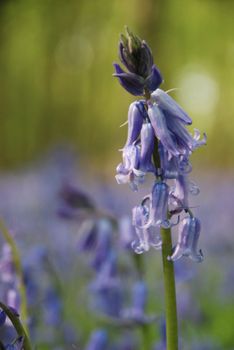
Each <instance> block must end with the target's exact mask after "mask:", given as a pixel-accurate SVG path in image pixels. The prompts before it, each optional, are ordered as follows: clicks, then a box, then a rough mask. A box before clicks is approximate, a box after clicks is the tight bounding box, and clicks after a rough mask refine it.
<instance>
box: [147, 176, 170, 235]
mask: <svg viewBox="0 0 234 350" xmlns="http://www.w3.org/2000/svg"><path fill="white" fill-rule="evenodd" d="M168 198H169V186H168V185H167V184H166V183H165V182H162V181H159V182H156V183H155V184H154V186H153V189H152V193H151V195H150V197H149V200H150V208H149V210H150V212H149V221H148V223H147V225H146V226H147V227H148V226H159V227H164V228H169V227H170V222H169V220H168Z"/></svg>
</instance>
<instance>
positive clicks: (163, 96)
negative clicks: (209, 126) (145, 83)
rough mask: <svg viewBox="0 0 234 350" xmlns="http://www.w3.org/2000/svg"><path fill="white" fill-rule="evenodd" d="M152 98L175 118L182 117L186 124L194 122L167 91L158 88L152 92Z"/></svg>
mask: <svg viewBox="0 0 234 350" xmlns="http://www.w3.org/2000/svg"><path fill="white" fill-rule="evenodd" d="M151 98H152V100H153V101H154V102H156V103H157V105H158V107H159V108H160V109H161V110H162V111H165V112H168V113H170V114H171V115H172V116H174V117H175V118H178V119H181V120H182V121H183V122H184V123H185V124H192V119H191V118H190V117H189V116H188V115H187V113H186V112H185V111H184V110H183V109H182V108H181V107H180V106H179V105H178V103H176V101H175V100H174V99H173V98H172V97H171V96H170V95H168V94H167V93H166V92H165V91H163V90H161V89H157V90H155V91H154V92H153V93H152V94H151Z"/></svg>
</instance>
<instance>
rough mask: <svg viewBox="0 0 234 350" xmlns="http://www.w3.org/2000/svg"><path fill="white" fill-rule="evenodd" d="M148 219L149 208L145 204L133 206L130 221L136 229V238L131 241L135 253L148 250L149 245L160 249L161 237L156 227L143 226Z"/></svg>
mask: <svg viewBox="0 0 234 350" xmlns="http://www.w3.org/2000/svg"><path fill="white" fill-rule="evenodd" d="M148 220H149V209H148V208H147V207H146V206H145V205H142V204H141V205H139V206H137V207H135V208H133V211H132V223H133V226H134V227H135V230H136V235H137V239H136V240H135V241H133V242H132V248H133V249H134V251H135V253H137V254H142V253H143V252H147V251H149V249H150V247H153V248H154V249H160V248H161V246H162V239H161V235H160V232H159V230H158V228H155V227H152V226H149V227H145V226H146V225H147V223H148Z"/></svg>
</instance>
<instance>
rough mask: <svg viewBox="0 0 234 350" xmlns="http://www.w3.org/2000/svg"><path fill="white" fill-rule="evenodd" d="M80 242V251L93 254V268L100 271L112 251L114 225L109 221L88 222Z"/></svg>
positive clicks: (84, 226)
mask: <svg viewBox="0 0 234 350" xmlns="http://www.w3.org/2000/svg"><path fill="white" fill-rule="evenodd" d="M80 235H81V237H80V238H79V242H78V249H79V251H84V252H90V253H92V263H91V264H92V266H93V267H94V268H95V269H96V270H99V269H100V268H101V266H102V265H103V263H105V261H106V259H107V257H108V254H109V252H110V251H111V244H112V243H111V240H112V235H113V226H112V223H111V222H110V221H109V220H107V219H104V218H103V219H99V220H97V221H96V222H93V221H86V222H84V223H83V230H82V231H81V232H80Z"/></svg>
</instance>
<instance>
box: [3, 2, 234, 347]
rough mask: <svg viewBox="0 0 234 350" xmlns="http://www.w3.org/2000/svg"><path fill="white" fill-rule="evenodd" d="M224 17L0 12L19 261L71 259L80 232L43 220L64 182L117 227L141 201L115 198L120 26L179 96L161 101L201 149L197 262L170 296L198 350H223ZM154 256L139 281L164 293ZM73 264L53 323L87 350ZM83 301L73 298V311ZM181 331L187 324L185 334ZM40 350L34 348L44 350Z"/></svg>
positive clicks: (229, 106)
mask: <svg viewBox="0 0 234 350" xmlns="http://www.w3.org/2000/svg"><path fill="white" fill-rule="evenodd" d="M233 13H234V2H233V1H229V0H190V1H186V0H144V1H140V0H128V1H124V0H111V1H110V0H98V1H91V0H69V1H63V0H56V1H53V0H40V1H30V0H18V1H17V0H5V1H4V0H2V1H0V113H1V114H0V115H1V116H0V118H1V124H0V125H1V126H0V170H1V174H0V194H1V198H2V201H1V203H0V214H1V216H2V217H3V218H4V219H5V220H6V222H7V224H8V226H9V228H10V229H12V230H13V232H16V233H17V232H18V233H17V234H18V236H17V234H16V240H18V244H19V246H20V247H21V249H22V250H21V252H24V253H25V252H27V251H28V246H30V247H32V246H33V245H38V244H39V245H40V244H41V243H42V242H41V236H40V235H41V234H42V235H43V237H44V238H43V243H44V245H45V246H46V249H48V250H49V251H50V252H51V251H53V252H54V253H53V254H54V256H55V257H56V258H54V259H55V262H54V264H55V265H56V264H57V262H58V261H60V259H61V255H63V254H64V249H67V250H72V249H74V246H75V243H74V242H73V238H72V240H71V242H70V243H67V241H66V240H67V235H69V234H70V231H71V232H72V233H73V236H72V237H74V235H75V233H76V232H77V230H78V228H77V226H76V225H77V224H76V225H75V226H74V224H72V225H71V224H68V225H67V224H64V223H63V222H59V223H58V222H57V221H56V220H57V219H55V215H54V214H55V213H56V210H57V209H58V206H59V204H58V201H59V199H58V198H59V197H58V193H59V191H60V189H61V186H63V185H64V178H63V175H64V177H66V179H69V181H70V180H71V179H72V181H74V184H75V185H78V186H79V187H80V188H82V190H83V191H85V192H86V191H87V192H88V194H89V195H90V196H91V197H92V198H94V199H95V200H96V204H98V205H99V206H101V207H102V208H104V209H108V210H110V211H111V213H114V214H116V215H118V216H119V217H121V216H122V215H124V214H130V213H131V207H132V206H133V205H135V204H136V203H137V200H139V198H141V196H142V193H140V195H139V196H135V195H134V194H132V193H131V191H130V190H128V189H126V187H125V186H123V187H121V186H117V184H116V183H115V179H114V175H115V167H116V165H117V164H118V163H119V162H120V160H121V155H120V153H119V152H118V149H120V148H122V146H123V145H124V143H125V138H126V132H127V129H126V127H123V128H119V126H120V125H121V124H123V123H124V122H125V121H126V118H127V110H128V106H129V103H131V102H132V101H133V100H134V97H132V96H130V95H128V94H127V93H126V92H125V91H124V90H123V89H122V88H121V86H120V85H119V83H118V81H117V80H116V79H115V78H113V77H112V74H113V67H112V63H113V62H114V61H119V59H118V40H119V35H120V33H121V32H123V31H124V25H126V24H127V25H128V26H129V27H130V28H131V29H132V30H133V31H134V32H135V33H136V34H137V35H139V36H140V37H141V38H143V39H145V40H146V41H147V42H148V44H149V45H150V47H151V48H152V51H153V54H154V58H155V63H156V64H157V66H158V67H159V69H160V71H161V72H162V75H163V77H164V84H163V85H162V88H163V89H164V90H168V89H171V88H178V90H176V91H174V92H173V93H172V95H171V96H173V97H174V98H175V99H176V100H177V101H178V102H179V103H180V104H181V106H182V107H183V108H184V109H185V110H186V111H187V112H188V113H189V115H190V116H191V117H192V119H193V125H194V127H197V128H198V129H200V130H201V132H203V131H205V132H206V133H207V135H208V145H207V146H206V147H204V148H201V149H199V150H198V151H197V152H195V154H194V155H193V168H194V172H193V178H194V179H195V180H196V182H197V183H198V184H199V186H200V188H201V195H200V197H199V199H196V201H195V206H196V208H197V209H196V212H197V215H198V216H199V217H200V218H201V221H202V224H203V231H202V237H201V243H200V244H201V246H202V248H203V251H204V254H205V256H206V259H205V261H204V263H203V264H202V265H199V266H196V267H194V266H193V265H194V263H191V264H189V265H188V267H186V268H187V269H188V270H190V269H191V270H192V271H193V270H194V269H195V272H194V276H195V277H194V279H191V280H189V282H188V280H187V278H185V282H184V279H183V278H182V281H183V282H182V284H178V294H181V296H182V299H183V301H184V304H183V303H182V302H181V306H180V312H181V314H180V318H181V320H182V321H181V334H182V338H186V339H189V342H188V343H189V344H190V345H191V342H193V343H194V342H195V345H196V344H197V343H198V340H199V341H200V339H204V344H206V345H204V344H203V345H198V347H194V348H193V349H195V350H196V349H199V350H202V349H204V350H205V349H212V350H214V349H216V348H217V349H225V350H233V349H234V336H233V326H232V325H233V315H234V282H233V278H234V277H233V271H234V261H233V252H234V242H233V228H232V227H233V209H232V208H233V200H232V198H233V195H234V185H233V183H234V173H233V165H234V164H233V157H234V147H233V134H234V118H233V113H234V94H233V84H234V36H233V32H234V25H233ZM51 150H52V151H51ZM53 150H55V151H53ZM64 150H65V151H64ZM68 150H71V152H70V151H68ZM74 164H75V165H74ZM150 186H151V185H150V183H148V188H147V191H148V189H149V188H150ZM123 201H124V205H123ZM53 215H54V216H53ZM52 216H53V220H51V217H52ZM78 226H79V225H78ZM20 234H23V237H24V239H25V241H24V242H26V243H22V240H21V238H20V237H21V236H20ZM58 234H59V235H60V236H59V237H60V239H58V236H57V235H58ZM17 237H18V238H17ZM32 237H33V239H32ZM45 237H46V238H45ZM55 237H56V244H55ZM57 239H58V240H57ZM69 241H70V238H69ZM28 242H30V243H28ZM32 242H34V243H32ZM73 243H74V244H73ZM59 245H60V246H59ZM44 248H45V247H43V249H44ZM73 253H74V256H75V254H76V253H75V251H73ZM22 254H23V253H22ZM25 254H26V253H25ZM46 254H47V253H46ZM48 254H50V253H48ZM53 254H52V255H53ZM42 255H43V254H42ZM157 255H158V257H157V258H156V262H155V260H154V259H155V254H154V255H153V254H152V255H150V256H149V257H146V266H152V261H153V264H155V266H158V267H155V269H156V270H155V271H156V277H155V280H154V273H152V272H151V273H150V272H149V273H148V276H147V280H148V282H149V285H150V286H151V287H152V286H153V287H152V288H154V287H155V281H156V282H157V281H159V282H158V283H159V284H157V287H156V292H157V293H162V275H161V266H160V254H157ZM26 256H27V254H26ZM74 256H73V260H72V261H73V262H71V261H70V260H69V259H68V257H67V256H66V259H68V260H69V262H68V261H66V262H64V261H63V260H61V261H62V262H63V263H64V264H65V265H64V266H70V265H69V264H71V263H72V264H74V266H73V269H72V271H71V272H70V275H69V276H67V274H66V272H64V274H63V273H62V274H61V276H62V277H61V278H65V276H66V278H67V280H66V283H67V284H66V288H64V289H63V291H62V292H61V294H62V295H63V298H64V300H65V302H64V303H65V306H64V308H65V316H64V317H65V318H66V319H68V320H69V322H71V323H73V326H74V325H75V326H74V327H75V334H79V337H80V339H82V340H81V344H85V343H87V341H88V340H87V339H88V335H89V334H90V333H91V331H92V330H93V329H94V328H95V327H96V324H98V321H97V320H96V319H94V321H93V320H91V319H89V320H88V319H87V314H86V312H87V310H86V309H84V310H83V309H82V302H80V301H79V300H78V299H79V298H78V296H77V290H79V288H80V285H82V283H83V282H82V281H83V279H85V280H87V277H86V275H85V273H84V272H82V273H81V275H79V274H78V273H77V270H76V269H77V268H78V267H79V266H80V265H79V262H78V263H77V261H76V260H74V259H75V258H74ZM69 258H71V257H69ZM32 259H34V262H35V261H37V260H35V257H33V258H32ZM56 259H57V260H56ZM71 259H72V258H71ZM56 261H57V262H56ZM61 261H60V265H61V264H62V263H61ZM74 261H75V263H74ZM147 261H148V262H147ZM66 264H68V265H66ZM147 264H148V265H147ZM157 264H158V265H157ZM29 265H30V263H29ZM60 265H59V264H58V265H57V267H56V268H57V270H58V271H60V269H61V266H60ZM82 266H83V265H82ZM186 266H187V265H186ZM82 268H83V267H82ZM81 270H82V269H81ZM81 270H80V271H81ZM82 271H83V270H82ZM84 271H85V268H84ZM76 274H77V280H76V278H74V276H76ZM182 275H183V273H182ZM185 275H186V274H185ZM84 276H85V277H84ZM88 276H89V275H88ZM46 278H47V279H48V277H46ZM74 280H76V282H74ZM183 283H185V284H184V285H183ZM68 285H69V286H70V287H68ZM82 288H83V287H82ZM82 288H81V292H79V293H81V294H79V293H78V294H79V295H81V299H80V300H82V301H83V299H82V297H84V294H85V292H84V290H83V289H82ZM55 289H56V288H55ZM52 299H53V300H54V298H52ZM71 300H76V304H75V305H76V306H77V305H78V306H77V308H76V307H74V305H73V303H71ZM160 300H161V299H159V300H157V301H155V299H154V298H153V297H152V295H151V302H150V307H149V309H150V308H153V309H154V310H156V311H157V312H158V310H160V312H162V311H163V310H161V308H160V307H161V306H160V305H161V301H160ZM191 305H193V306H194V308H191ZM37 307H38V306H37ZM55 308H56V307H55ZM57 309H58V307H57ZM57 309H56V310H57ZM52 313H53V311H52ZM186 319H188V320H190V323H187V324H186V322H184V323H183V320H186ZM52 324H53V322H52ZM53 327H54V326H53ZM77 329H78V331H77ZM82 332H83V333H82ZM38 334H39V335H37V337H36V336H35V339H39V338H40V334H42V333H40V331H38ZM69 334H70V333H69ZM82 334H84V335H82ZM50 336H51V335H50V334H49V335H48V334H46V336H45V337H44V339H47V338H48V339H49V338H50ZM46 337H47V338H46ZM51 337H52V336H51ZM69 337H71V338H69ZM82 337H83V338H82ZM158 337H159V336H158ZM52 338H53V337H52ZM68 338H69V339H72V336H70V335H69V336H68ZM198 338H199V339H198ZM57 339H58V338H57ZM74 339H76V337H74ZM43 342H45V344H46V340H43ZM61 342H62V340H61ZM74 342H76V340H74ZM48 343H49V341H48ZM64 343H65V341H64ZM68 343H69V342H68ZM207 344H211V345H207ZM44 346H45V347H41V348H40V349H47V348H48V349H51V348H52V346H48V347H46V345H44ZM209 346H210V347H209ZM55 348H56V349H63V347H60V348H59V347H55ZM68 348H69V347H68ZM190 348H191V349H192V347H185V349H186V350H187V349H190ZM69 349H70V348H69ZM118 349H119V348H118ZM121 349H122V348H121ZM155 349H156V348H155ZM160 349H161V348H160Z"/></svg>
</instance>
